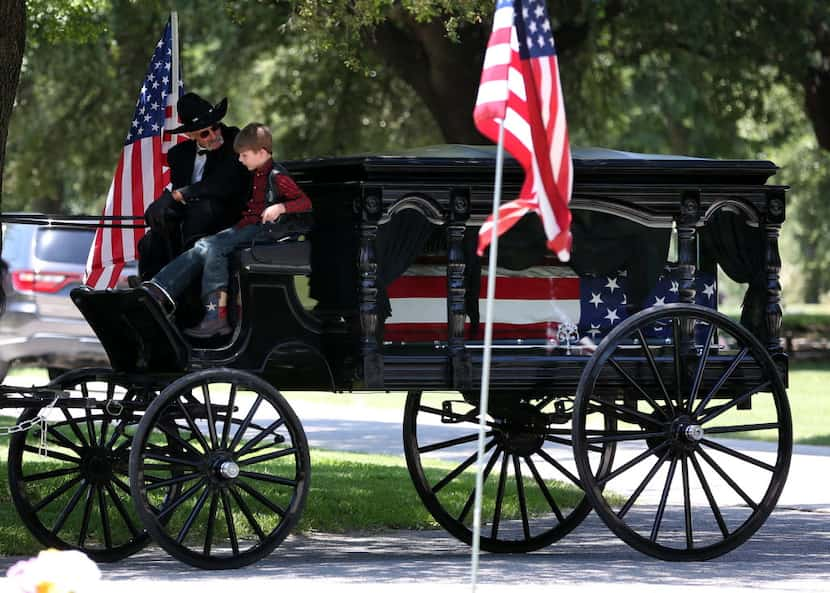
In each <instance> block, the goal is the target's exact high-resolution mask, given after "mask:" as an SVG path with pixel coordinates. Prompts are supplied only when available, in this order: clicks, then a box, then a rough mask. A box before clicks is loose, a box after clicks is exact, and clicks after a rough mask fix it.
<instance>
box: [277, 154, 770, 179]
mask: <svg viewBox="0 0 830 593" xmlns="http://www.w3.org/2000/svg"><path fill="white" fill-rule="evenodd" d="M572 156H573V161H574V170H575V172H574V181H575V183H585V182H623V183H638V184H642V183H665V182H667V181H670V182H671V183H678V182H683V181H684V178H688V179H689V180H690V181H691V180H692V179H693V180H694V182H695V183H701V182H702V183H730V184H735V183H738V184H748V185H755V184H763V183H765V182H766V180H767V179H768V178H769V177H770V176H771V175H774V174H775V173H776V171H777V170H778V167H777V166H776V165H775V164H774V163H772V162H770V161H767V160H743V159H714V158H705V157H692V156H679V155H663V154H640V153H635V152H626V151H622V150H613V149H609V148H583V149H580V148H575V149H573V151H572ZM495 160H496V147H495V146H492V145H489V146H484V145H482V146H475V145H467V144H440V145H433V146H423V147H419V148H412V149H405V150H399V151H390V152H386V153H376V154H364V155H354V156H344V157H317V158H311V159H304V160H297V161H287V162H286V163H285V165H286V166H287V167H288V168H289V170H290V171H291V172H292V173H293V174H295V175H300V176H301V177H303V178H306V179H309V180H314V181H359V180H366V181H369V180H372V181H382V180H384V179H390V178H395V177H397V178H400V176H407V177H412V178H414V177H417V178H421V177H424V176H433V175H434V176H445V175H453V176H457V175H463V176H467V175H470V176H476V177H481V176H482V175H485V174H489V173H488V172H491V171H492V170H493V167H494V164H495ZM518 174H521V169H520V167H519V165H518V163H517V162H516V161H515V160H514V159H513V158H512V157H511V156H510V155H509V154H508V153H505V176H506V177H511V176H515V175H518Z"/></svg>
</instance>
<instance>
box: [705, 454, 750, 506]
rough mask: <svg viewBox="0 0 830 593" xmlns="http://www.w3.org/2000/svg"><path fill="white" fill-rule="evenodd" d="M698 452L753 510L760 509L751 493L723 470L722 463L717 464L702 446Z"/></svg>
mask: <svg viewBox="0 0 830 593" xmlns="http://www.w3.org/2000/svg"><path fill="white" fill-rule="evenodd" d="M697 453H698V455H700V456H701V457H702V458H703V460H704V461H706V463H708V464H709V466H710V467H711V468H712V469H714V470H715V471H716V472H717V473H718V475H719V476H720V477H721V478H723V481H724V482H726V483H727V484H729V486H730V487H731V488H732V490H734V491H735V492H736V493H737V494H738V496H740V497H741V498H743V499H744V501H745V502H746V504H748V505H749V506H750V507H751V508H752V510H753V511H757V510H758V505H757V504H756V503H755V501H754V500H752V499H751V498H750V497H749V495H748V494H747V493H746V492H744V491H743V489H742V488H741V487H740V486H738V484H737V483H736V482H735V480H733V479H732V478H731V477H730V476H729V474H727V473H726V472H725V471H724V470H723V468H722V467H721V466H720V465H718V464H717V462H716V461H715V460H714V459H712V458H711V457H710V456H709V455H708V454H707V453H706V451H704V450H703V449H701V448H700V447H698V448H697Z"/></svg>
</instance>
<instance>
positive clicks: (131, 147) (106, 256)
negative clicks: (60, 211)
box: [86, 18, 185, 289]
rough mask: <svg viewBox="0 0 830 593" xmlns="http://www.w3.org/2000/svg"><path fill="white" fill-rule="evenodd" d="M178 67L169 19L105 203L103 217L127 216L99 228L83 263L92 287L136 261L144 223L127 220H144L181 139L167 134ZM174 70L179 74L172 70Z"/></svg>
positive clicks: (109, 282)
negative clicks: (118, 222) (170, 152)
mask: <svg viewBox="0 0 830 593" xmlns="http://www.w3.org/2000/svg"><path fill="white" fill-rule="evenodd" d="M176 65H178V47H177V43H176V42H175V41H174V26H173V19H172V18H171V20H170V21H168V23H167V26H166V27H165V28H164V34H163V35H162V37H161V39H160V40H159V42H158V43H157V44H156V48H155V50H154V51H153V57H152V58H151V60H150V66H149V68H148V69H147V75H146V76H145V77H144V81H143V82H142V83H141V91H140V93H139V96H138V101H137V102H136V107H135V113H133V118H132V121H131V122H130V129H129V132H127V137H126V138H125V140H124V148H123V149H122V151H121V156H120V157H119V159H118V166H117V167H116V169H115V175H114V177H113V180H112V184H111V185H110V189H109V193H108V195H107V203H106V205H105V206H104V213H103V215H104V216H105V217H108V216H124V217H131V216H132V217H135V221H132V220H129V219H125V221H124V222H125V223H126V224H125V225H124V226H123V227H121V228H117V225H116V228H112V227H105V226H103V225H104V222H103V220H102V225H101V226H99V228H98V230H97V232H96V233H95V240H94V241H93V243H92V247H91V249H90V252H89V257H88V259H87V265H86V284H87V285H88V286H91V287H93V288H101V289H102V288H112V287H113V286H115V284H116V282H117V281H118V277H119V275H120V274H121V270H122V269H123V268H124V265H125V263H127V262H131V261H134V260H135V259H136V245H137V243H138V240H139V239H141V237H143V236H144V233H145V229H144V228H143V227H138V228H129V224H130V223H132V222H136V223H138V224H140V223H142V222H143V219H142V217H143V214H144V210H145V209H146V208H147V206H149V205H150V203H151V202H152V201H153V200H154V199H155V198H157V197H158V196H159V195H160V194H161V192H162V190H163V189H164V188H165V187H167V186H168V184H169V183H170V169H169V167H168V166H167V151H168V149H170V147H172V146H174V145H175V144H176V143H178V142H179V141H183V140H184V139H185V138H183V137H182V136H180V135H178V134H176V135H171V134H169V133H166V132H165V129H170V128H172V127H175V126H176V125H177V124H178V121H179V118H178V113H177V111H176V102H177V101H178V99H179V96H180V95H181V93H182V89H183V83H182V81H181V79H180V77H179V76H178V75H175V76H174V72H175V71H176ZM176 74H178V72H176Z"/></svg>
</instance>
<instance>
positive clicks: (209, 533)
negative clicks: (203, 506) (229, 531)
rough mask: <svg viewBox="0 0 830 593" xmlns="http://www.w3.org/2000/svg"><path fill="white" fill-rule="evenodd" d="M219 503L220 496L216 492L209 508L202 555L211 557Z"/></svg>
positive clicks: (212, 495)
mask: <svg viewBox="0 0 830 593" xmlns="http://www.w3.org/2000/svg"><path fill="white" fill-rule="evenodd" d="M218 503H219V494H218V493H217V492H216V491H215V490H214V491H213V493H212V494H211V496H210V507H208V519H207V529H205V545H204V546H203V547H202V554H204V555H205V556H210V549H211V546H212V545H213V529H214V524H215V523H216V507H217V505H218Z"/></svg>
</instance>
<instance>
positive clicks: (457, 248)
mask: <svg viewBox="0 0 830 593" xmlns="http://www.w3.org/2000/svg"><path fill="white" fill-rule="evenodd" d="M469 217H470V194H469V190H459V189H456V190H453V191H452V193H451V195H450V216H449V222H448V223H447V334H448V346H449V356H450V365H451V372H452V385H453V387H455V388H456V389H469V388H470V387H471V386H472V381H473V368H472V362H471V360H470V355H469V353H468V352H467V349H466V348H465V347H464V321H465V320H466V318H467V311H466V307H465V301H464V294H465V286H464V268H465V264H464V231H465V230H466V222H467V219H468V218H469Z"/></svg>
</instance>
